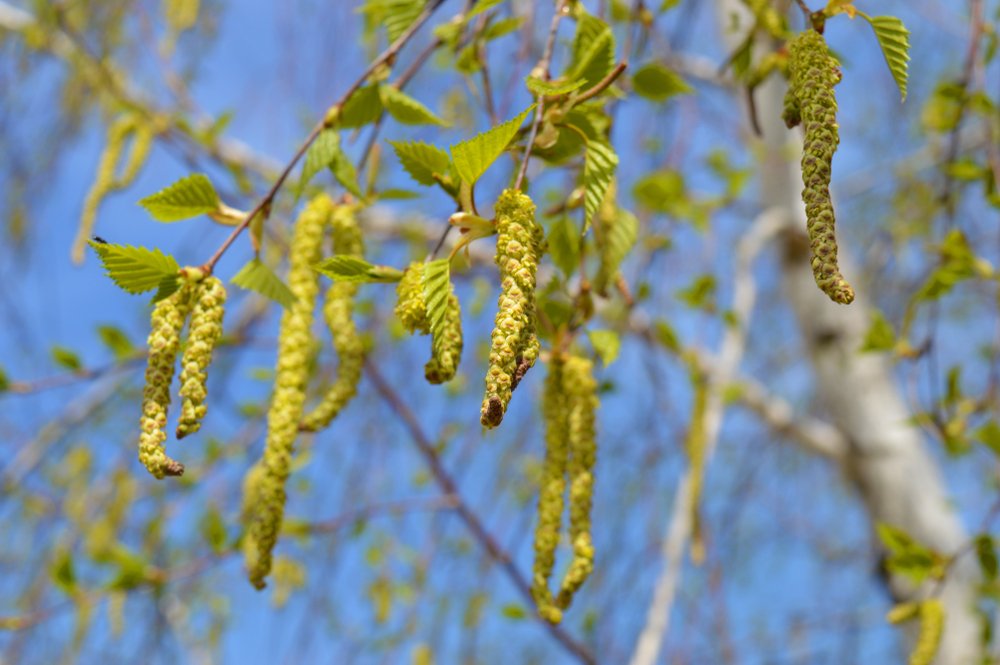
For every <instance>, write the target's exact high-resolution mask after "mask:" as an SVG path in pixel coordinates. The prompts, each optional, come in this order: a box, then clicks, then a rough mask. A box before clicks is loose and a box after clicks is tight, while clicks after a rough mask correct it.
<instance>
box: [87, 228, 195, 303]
mask: <svg viewBox="0 0 1000 665" xmlns="http://www.w3.org/2000/svg"><path fill="white" fill-rule="evenodd" d="M89 243H90V246H91V247H92V248H93V249H94V251H95V252H97V255H98V256H99V257H100V258H101V262H102V263H103V264H104V269H105V270H106V271H107V275H108V277H110V278H111V279H112V281H114V283H115V284H117V285H118V286H119V287H120V288H122V289H124V290H125V291H128V292H129V293H133V294H134V293H145V292H146V291H152V290H153V289H156V288H162V287H161V285H162V284H164V283H169V282H171V281H173V282H176V281H177V271H178V270H180V269H181V268H180V266H179V265H177V261H175V260H174V257H172V256H170V255H169V254H164V253H163V252H161V251H160V250H158V249H153V250H149V249H146V248H145V247H131V246H128V245H112V244H110V243H98V242H94V241H93V240H91V241H89ZM174 290H176V287H175V288H174Z"/></svg>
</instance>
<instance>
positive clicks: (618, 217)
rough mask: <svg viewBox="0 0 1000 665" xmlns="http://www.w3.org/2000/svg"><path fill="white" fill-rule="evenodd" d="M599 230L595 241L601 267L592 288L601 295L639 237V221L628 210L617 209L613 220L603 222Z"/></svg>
mask: <svg viewBox="0 0 1000 665" xmlns="http://www.w3.org/2000/svg"><path fill="white" fill-rule="evenodd" d="M600 230H601V232H600V233H599V234H597V235H596V240H597V242H598V243H599V244H600V248H601V252H600V256H601V266H600V269H599V270H598V273H597V276H596V277H595V278H594V288H595V289H596V290H597V292H598V293H602V294H603V293H604V292H605V291H606V289H607V285H608V284H609V283H610V282H611V281H612V280H613V279H614V277H615V275H617V274H618V269H619V268H620V267H621V264H622V261H624V260H625V257H626V256H628V253H629V252H631V251H632V248H633V247H634V246H635V242H636V240H637V239H638V237H639V220H638V218H637V217H636V216H635V215H633V214H632V213H631V212H629V211H628V210H625V209H624V208H618V209H617V211H616V214H615V217H614V219H612V220H610V221H609V222H608V221H606V222H603V223H602V224H601V227H600Z"/></svg>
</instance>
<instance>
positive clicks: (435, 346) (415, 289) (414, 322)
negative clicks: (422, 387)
mask: <svg viewBox="0 0 1000 665" xmlns="http://www.w3.org/2000/svg"><path fill="white" fill-rule="evenodd" d="M425 268H426V264H424V263H419V262H415V263H411V264H410V265H409V267H407V269H406V270H405V271H404V272H403V278H402V279H401V280H400V281H399V284H398V285H397V286H396V308H395V313H396V316H397V317H398V318H399V321H400V323H401V324H402V325H403V328H405V329H406V330H407V331H408V332H409V333H411V334H412V333H417V332H419V333H421V334H424V335H426V334H428V333H430V332H431V325H430V318H429V317H428V314H427V303H426V301H425V299H424V270H425ZM449 289H451V291H450V292H449V294H448V302H447V304H446V306H445V314H444V321H443V323H442V325H441V327H440V329H439V330H438V331H437V334H435V335H434V337H433V339H432V341H431V359H430V360H429V361H427V364H426V365H425V366H424V376H425V378H426V379H427V381H428V382H430V383H434V384H438V383H446V382H448V381H451V380H452V379H453V378H455V374H456V373H457V372H458V363H459V361H460V360H461V357H462V348H463V337H462V307H461V304H460V303H459V301H458V296H456V295H455V293H454V290H453V287H452V286H451V285H449Z"/></svg>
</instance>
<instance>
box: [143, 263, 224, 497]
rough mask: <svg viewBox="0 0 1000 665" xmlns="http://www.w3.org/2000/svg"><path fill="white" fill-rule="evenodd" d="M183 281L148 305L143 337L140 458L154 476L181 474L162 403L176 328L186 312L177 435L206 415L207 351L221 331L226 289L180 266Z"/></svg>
mask: <svg viewBox="0 0 1000 665" xmlns="http://www.w3.org/2000/svg"><path fill="white" fill-rule="evenodd" d="M181 279H182V284H181V286H180V288H179V289H177V290H176V291H175V292H174V293H173V294H171V295H170V296H169V297H167V298H164V299H163V300H161V301H160V302H158V303H157V304H156V306H155V307H154V308H153V314H152V316H151V318H150V333H149V339H148V340H147V342H148V346H149V359H148V361H147V365H146V385H145V387H144V388H143V396H142V418H141V420H140V428H141V433H140V434H139V460H140V461H141V462H142V463H143V465H145V467H146V468H147V469H149V472H150V473H152V474H153V475H154V476H156V477H157V478H163V477H164V476H180V475H182V474H183V473H184V466H183V465H182V464H181V463H180V462H177V461H176V460H173V459H171V458H170V457H168V456H167V454H166V452H165V449H164V442H165V441H166V440H167V433H166V427H167V409H168V407H169V406H170V384H171V382H172V381H173V378H174V365H175V363H176V360H177V354H178V353H179V352H180V347H181V334H182V333H183V331H184V324H185V323H186V322H187V319H188V316H189V315H190V316H191V325H190V329H189V331H188V338H187V344H186V346H185V347H184V355H183V357H182V359H181V389H180V395H181V416H180V419H179V421H178V424H177V438H178V439H181V438H183V437H185V436H186V435H188V434H192V433H194V432H197V431H198V429H199V428H200V427H201V421H202V419H203V418H204V417H205V412H206V411H207V407H206V405H205V398H206V397H207V395H208V393H207V390H206V387H205V386H206V381H207V380H208V366H209V364H210V363H211V362H212V352H213V350H214V349H215V345H216V344H217V343H218V341H219V338H220V337H221V336H222V317H223V313H224V309H225V302H226V289H225V287H223V285H222V282H220V281H219V280H218V279H217V278H215V277H212V276H211V275H209V276H205V275H204V273H202V271H201V270H199V269H197V268H185V269H184V270H182V271H181Z"/></svg>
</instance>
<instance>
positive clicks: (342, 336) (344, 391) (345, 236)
mask: <svg viewBox="0 0 1000 665" xmlns="http://www.w3.org/2000/svg"><path fill="white" fill-rule="evenodd" d="M330 224H331V227H332V229H333V251H334V252H335V253H336V254H348V255H350V256H356V257H358V258H362V257H363V256H364V240H363V239H362V237H361V229H360V228H359V227H358V222H357V218H356V217H355V215H354V209H353V207H351V206H338V207H337V208H336V209H335V210H334V212H333V215H332V216H331V220H330ZM357 293H358V285H357V284H356V283H354V282H334V283H333V285H332V286H330V288H329V289H328V290H327V292H326V300H325V301H324V304H323V318H324V319H325V321H326V325H327V328H329V330H330V335H331V337H332V338H333V348H334V350H335V351H336V352H337V360H338V363H339V364H338V367H337V378H336V380H335V381H334V382H333V384H332V385H331V386H330V387H329V388H328V389H327V391H326V393H325V394H324V395H323V399H322V400H321V401H320V403H319V404H317V405H316V407H315V408H314V409H313V410H312V411H310V412H309V413H308V414H307V415H306V416H305V417H304V418H303V419H302V425H301V428H302V429H303V430H306V431H316V430H320V429H323V428H324V427H326V426H327V425H329V424H330V423H331V422H332V421H333V419H334V418H336V417H337V414H339V413H340V412H341V410H343V408H344V407H345V406H347V403H348V402H350V401H351V399H352V398H353V397H354V396H355V395H356V394H357V391H358V382H359V381H360V380H361V370H362V367H363V365H364V352H365V349H364V344H363V342H362V340H361V336H360V335H359V334H358V329H357V326H355V324H354V318H353V315H354V298H355V296H356V295H357Z"/></svg>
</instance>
